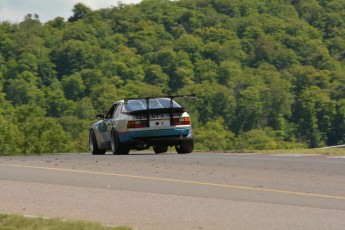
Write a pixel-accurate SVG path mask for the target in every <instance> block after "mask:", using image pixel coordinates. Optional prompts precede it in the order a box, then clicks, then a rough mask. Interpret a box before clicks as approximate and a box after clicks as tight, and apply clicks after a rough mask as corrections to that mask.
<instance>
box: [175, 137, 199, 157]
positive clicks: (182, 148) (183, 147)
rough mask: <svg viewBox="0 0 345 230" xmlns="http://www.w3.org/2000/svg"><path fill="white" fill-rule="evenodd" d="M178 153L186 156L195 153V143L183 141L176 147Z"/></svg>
mask: <svg viewBox="0 0 345 230" xmlns="http://www.w3.org/2000/svg"><path fill="white" fill-rule="evenodd" d="M175 149H176V152H177V153H179V154H186V153H191V152H193V149H194V141H193V140H188V141H181V143H180V144H178V145H176V146H175Z"/></svg>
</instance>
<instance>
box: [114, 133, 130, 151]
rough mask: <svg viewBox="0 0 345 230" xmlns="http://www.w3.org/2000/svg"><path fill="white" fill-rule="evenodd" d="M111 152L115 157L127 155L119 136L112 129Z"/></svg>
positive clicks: (125, 147) (126, 149) (127, 149)
mask: <svg viewBox="0 0 345 230" xmlns="http://www.w3.org/2000/svg"><path fill="white" fill-rule="evenodd" d="M110 143H111V151H112V152H113V154H115V155H127V154H128V153H129V148H128V147H127V146H125V145H124V144H121V142H120V140H119V136H118V135H117V133H116V131H115V130H114V129H113V130H112V131H111V138H110Z"/></svg>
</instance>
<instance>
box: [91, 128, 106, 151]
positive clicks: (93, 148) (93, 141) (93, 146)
mask: <svg viewBox="0 0 345 230" xmlns="http://www.w3.org/2000/svg"><path fill="white" fill-rule="evenodd" d="M89 146H90V152H91V153H92V154H93V155H103V154H105V149H99V148H98V144H97V140H96V136H95V132H94V131H93V130H91V131H90V134H89Z"/></svg>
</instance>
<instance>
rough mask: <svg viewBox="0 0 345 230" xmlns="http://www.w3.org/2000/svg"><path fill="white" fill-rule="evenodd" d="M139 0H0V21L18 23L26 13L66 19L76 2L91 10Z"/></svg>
mask: <svg viewBox="0 0 345 230" xmlns="http://www.w3.org/2000/svg"><path fill="white" fill-rule="evenodd" d="M140 1H141V0H0V22H2V21H10V22H12V23H19V22H21V21H23V20H24V17H25V15H27V14H29V13H30V14H32V15H34V14H37V15H38V16H39V19H40V21H41V22H42V23H44V22H47V21H49V20H53V19H55V18H56V17H63V18H65V20H67V19H68V18H69V17H70V16H72V15H73V12H72V9H73V6H74V5H75V4H76V3H79V2H81V3H84V4H85V5H87V6H88V7H90V8H91V9H92V10H97V9H100V8H108V7H111V6H116V5H117V3H118V2H121V3H124V4H132V3H134V4H135V3H139V2H140Z"/></svg>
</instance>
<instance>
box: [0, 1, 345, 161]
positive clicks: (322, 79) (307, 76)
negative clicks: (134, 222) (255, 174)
mask: <svg viewBox="0 0 345 230" xmlns="http://www.w3.org/2000/svg"><path fill="white" fill-rule="evenodd" d="M190 93H195V94H196V100H194V101H192V100H185V99H183V101H180V103H181V104H182V105H184V106H185V107H186V108H187V109H188V111H189V112H190V114H191V116H192V122H193V128H194V133H195V139H196V148H197V149H200V150H216V151H223V150H242V149H249V150H250V149H277V148H297V147H310V148H314V147H321V146H325V145H336V144H344V142H345V1H344V0H274V1H272V0H179V1H169V0H143V1H142V2H141V3H140V4H131V5H127V4H121V3H120V4H119V5H117V6H114V7H111V8H106V9H101V10H92V9H91V8H89V7H88V6H86V5H84V4H81V3H78V4H76V5H75V6H74V8H73V9H72V11H71V17H70V18H68V19H64V18H62V17H57V18H55V19H54V20H51V21H48V22H45V23H42V22H40V19H39V15H32V14H28V15H27V16H26V17H25V18H24V19H23V21H22V22H20V23H10V22H6V21H3V22H0V155H1V154H18V153H23V154H29V153H54V152H76V151H87V149H88V134H89V126H90V124H91V123H93V122H95V121H96V119H95V114H97V113H106V112H107V110H108V109H109V108H110V106H111V105H112V103H113V102H115V101H117V100H120V99H123V98H126V97H139V96H159V95H175V94H190Z"/></svg>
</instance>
